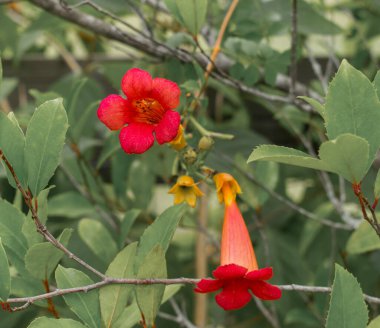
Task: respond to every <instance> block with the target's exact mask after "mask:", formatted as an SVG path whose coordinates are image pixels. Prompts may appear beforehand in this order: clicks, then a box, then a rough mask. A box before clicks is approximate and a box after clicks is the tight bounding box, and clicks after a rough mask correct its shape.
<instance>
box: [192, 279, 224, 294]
mask: <svg viewBox="0 0 380 328" xmlns="http://www.w3.org/2000/svg"><path fill="white" fill-rule="evenodd" d="M222 287H223V281H221V280H214V279H202V280H201V281H200V282H198V283H197V287H196V288H195V289H194V291H196V292H197V293H211V292H215V291H216V290H218V289H220V288H222Z"/></svg>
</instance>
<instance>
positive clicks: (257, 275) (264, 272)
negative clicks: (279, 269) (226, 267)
mask: <svg viewBox="0 0 380 328" xmlns="http://www.w3.org/2000/svg"><path fill="white" fill-rule="evenodd" d="M272 277H273V269H272V268H262V269H259V270H253V271H251V272H248V273H247V274H246V275H245V278H246V279H249V280H268V279H270V278H272Z"/></svg>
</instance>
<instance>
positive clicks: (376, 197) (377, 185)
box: [374, 170, 380, 199]
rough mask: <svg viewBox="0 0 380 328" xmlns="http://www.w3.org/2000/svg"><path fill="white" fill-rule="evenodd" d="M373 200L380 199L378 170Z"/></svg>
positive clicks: (379, 175) (379, 172) (379, 171)
mask: <svg viewBox="0 0 380 328" xmlns="http://www.w3.org/2000/svg"><path fill="white" fill-rule="evenodd" d="M374 195H375V199H378V198H379V197H380V170H378V171H377V175H376V180H375V186H374Z"/></svg>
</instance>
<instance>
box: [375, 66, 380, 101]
mask: <svg viewBox="0 0 380 328" xmlns="http://www.w3.org/2000/svg"><path fill="white" fill-rule="evenodd" d="M373 85H374V86H375V89H376V93H377V98H379V99H380V71H377V73H376V75H375V78H374V79H373Z"/></svg>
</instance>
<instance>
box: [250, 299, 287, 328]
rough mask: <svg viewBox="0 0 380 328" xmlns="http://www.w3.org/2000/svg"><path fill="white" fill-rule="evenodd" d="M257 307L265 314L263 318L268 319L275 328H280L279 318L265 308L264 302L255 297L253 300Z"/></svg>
mask: <svg viewBox="0 0 380 328" xmlns="http://www.w3.org/2000/svg"><path fill="white" fill-rule="evenodd" d="M253 299H254V301H255V303H256V306H257V307H258V309H259V310H260V312H261V313H262V314H263V316H264V317H265V318H266V319H267V321H268V322H269V323H270V324H271V325H272V327H273V328H280V326H279V324H278V321H277V318H276V317H275V316H274V315H273V314H272V313H271V312H270V311H269V310H268V309H267V308H266V307H265V305H264V304H263V302H262V301H261V300H260V299H259V298H256V297H254V298H253Z"/></svg>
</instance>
